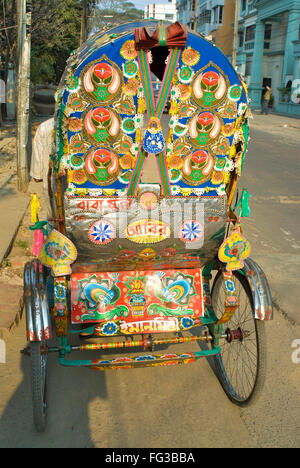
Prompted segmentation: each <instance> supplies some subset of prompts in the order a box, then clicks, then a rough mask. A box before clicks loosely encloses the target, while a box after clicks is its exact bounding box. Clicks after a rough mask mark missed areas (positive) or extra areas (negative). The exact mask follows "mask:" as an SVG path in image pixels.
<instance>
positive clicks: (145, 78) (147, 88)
mask: <svg viewBox="0 0 300 468" xmlns="http://www.w3.org/2000/svg"><path fill="white" fill-rule="evenodd" d="M138 56H139V61H140V69H141V70H140V71H141V72H142V73H141V80H142V82H143V87H144V92H145V98H146V105H147V109H148V115H149V117H150V118H151V117H154V116H155V115H156V114H155V104H154V101H153V90H152V80H151V74H150V67H149V65H148V60H147V54H146V51H145V50H139V51H138Z"/></svg>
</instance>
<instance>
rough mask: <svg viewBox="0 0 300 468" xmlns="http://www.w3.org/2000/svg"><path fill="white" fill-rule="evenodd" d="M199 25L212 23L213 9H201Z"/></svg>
mask: <svg viewBox="0 0 300 468" xmlns="http://www.w3.org/2000/svg"><path fill="white" fill-rule="evenodd" d="M198 21H199V25H202V24H206V23H210V21H211V11H210V10H203V11H201V13H200V15H199V17H198Z"/></svg>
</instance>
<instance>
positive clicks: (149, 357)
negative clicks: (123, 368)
mask: <svg viewBox="0 0 300 468" xmlns="http://www.w3.org/2000/svg"><path fill="white" fill-rule="evenodd" d="M153 360H155V356H151V354H148V355H147V356H138V357H137V358H136V361H153Z"/></svg>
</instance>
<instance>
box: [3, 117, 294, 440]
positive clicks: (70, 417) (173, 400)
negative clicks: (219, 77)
mask: <svg viewBox="0 0 300 468" xmlns="http://www.w3.org/2000/svg"><path fill="white" fill-rule="evenodd" d="M262 118H264V116H262V117H257V119H256V118H255V119H254V122H253V125H252V132H251V134H252V141H251V144H250V149H249V152H248V155H247V162H246V163H245V168H244V175H243V177H242V178H241V181H240V187H241V188H242V187H247V188H248V190H249V192H250V193H251V194H252V195H253V197H252V199H251V210H252V216H251V218H249V219H248V220H245V223H244V226H245V230H244V234H245V236H246V237H247V238H248V239H249V240H250V242H251V245H252V257H253V258H254V259H255V260H256V261H258V262H259V263H260V264H261V265H262V266H263V268H264V270H265V272H266V273H267V276H268V279H269V280H270V285H271V288H272V293H273V296H274V298H275V302H276V308H275V315H274V320H273V321H272V322H268V323H265V327H266V332H267V347H268V368H267V380H266V384H265V388H264V391H263V392H262V394H261V397H260V399H259V400H258V401H257V402H256V403H255V405H253V406H250V407H249V408H246V409H240V408H238V407H236V406H234V405H233V404H232V403H230V402H229V400H228V399H227V398H226V396H225V394H224V393H223V390H222V389H221V387H220V385H219V383H218V381H217V379H216V377H215V375H214V372H213V368H212V367H211V363H210V362H209V361H207V360H206V359H203V360H201V361H200V362H199V361H198V362H196V363H193V364H189V365H186V366H169V367H167V368H146V369H139V370H136V369H133V370H127V371H119V372H115V371H107V372H106V373H102V372H91V371H90V370H87V369H79V368H78V369H66V368H62V367H60V366H59V365H58V363H57V358H56V356H50V358H49V381H48V385H49V386H48V401H49V419H48V427H47V431H46V432H45V433H44V434H42V435H40V434H36V433H35V431H34V428H33V424H32V415H31V394H30V378H29V375H30V372H29V371H30V360H29V359H28V358H26V357H24V356H23V355H20V354H19V350H20V349H21V348H23V347H24V346H25V324H24V319H23V320H22V322H21V324H20V325H19V326H18V328H17V329H16V330H15V332H14V334H13V335H12V336H11V338H10V339H9V341H8V343H7V349H6V357H7V362H6V364H0V447H50V448H53V447H97V448H100V447H106V448H115V449H117V448H121V447H123V448H134V447H137V448H142V447H145V448H164V447H165V448H166V447H167V448H180V447H182V448H184V447H185V448H195V447H199V448H202V447H206V448H210V447H299V446H300V436H299V434H300V386H299V383H300V362H299V363H298V364H297V363H296V362H293V360H292V353H293V352H294V353H295V349H294V348H292V344H293V343H294V341H295V340H300V326H299V317H298V316H297V307H296V306H297V301H298V297H299V254H300V251H299V247H300V233H299V203H300V197H299V140H300V136H299V130H296V129H293V128H288V129H286V128H284V129H283V128H282V126H281V127H280V126H279V127H278V128H276V126H275V123H274V121H273V124H272V121H271V120H270V122H271V123H270V122H268V125H267V124H265V125H264V127H263V125H262V123H261V122H262V121H261V119H262ZM265 118H267V117H265ZM278 125H280V122H279V124H278ZM263 128H265V129H263ZM292 303H293V306H292ZM187 346H188V350H191V351H193V350H197V349H198V348H197V346H198V345H197V344H191V345H187ZM298 347H300V346H298ZM169 350H170V351H172V348H170V349H169ZM297 356H298V357H299V358H300V352H299V353H298V354H297Z"/></svg>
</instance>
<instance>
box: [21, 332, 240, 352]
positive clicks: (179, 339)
mask: <svg viewBox="0 0 300 468" xmlns="http://www.w3.org/2000/svg"><path fill="white" fill-rule="evenodd" d="M248 336H249V332H248V331H247V330H241V329H240V328H238V329H236V330H230V329H229V328H227V330H226V331H225V333H224V334H221V335H219V336H218V339H225V340H226V341H227V342H228V343H231V342H232V341H235V340H238V341H243V339H244V338H246V337H248ZM196 341H203V342H206V343H211V342H212V341H213V337H212V336H211V335H210V334H209V333H208V332H205V333H204V334H203V335H197V336H176V337H172V338H153V337H152V336H150V337H146V336H145V337H143V339H141V340H131V341H115V342H105V343H89V344H83V345H79V346H76V345H75V346H70V345H67V346H50V347H48V346H47V345H46V346H45V345H42V346H41V354H42V355H43V354H48V353H60V352H63V353H64V352H67V353H70V352H72V351H100V350H105V349H120V348H135V347H143V348H144V350H145V351H147V350H149V348H151V350H153V349H154V347H155V346H158V345H165V344H168V345H171V344H180V343H193V342H196ZM21 353H22V354H24V355H26V356H30V355H31V350H30V346H27V347H26V348H24V349H23V350H21Z"/></svg>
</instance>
